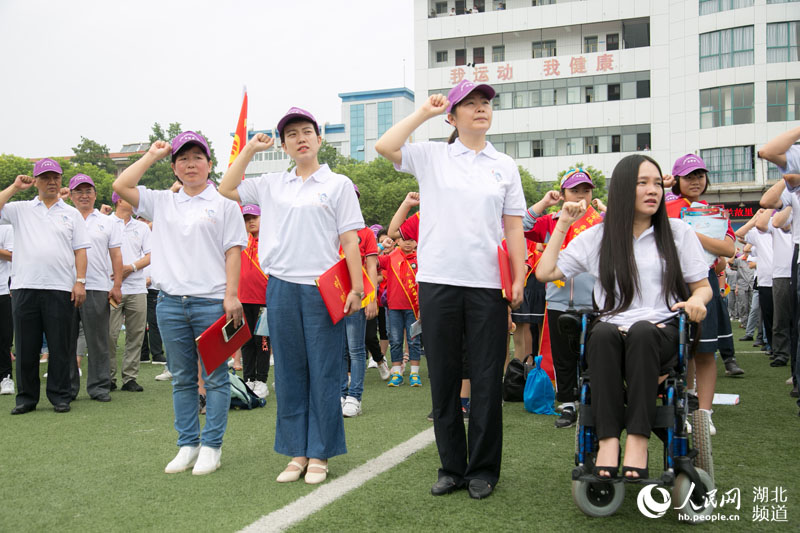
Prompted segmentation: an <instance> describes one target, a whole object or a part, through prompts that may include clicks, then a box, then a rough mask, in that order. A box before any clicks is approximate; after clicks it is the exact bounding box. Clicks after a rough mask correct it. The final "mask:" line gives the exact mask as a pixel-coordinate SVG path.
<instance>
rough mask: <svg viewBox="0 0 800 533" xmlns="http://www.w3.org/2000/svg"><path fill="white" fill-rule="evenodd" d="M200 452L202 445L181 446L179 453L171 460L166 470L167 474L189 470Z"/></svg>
mask: <svg viewBox="0 0 800 533" xmlns="http://www.w3.org/2000/svg"><path fill="white" fill-rule="evenodd" d="M199 454H200V445H199V444H198V445H197V446H181V449H180V450H178V455H176V456H175V459H173V460H172V461H170V462H169V464H168V465H167V467H166V468H165V469H164V472H166V473H167V474H177V473H178V472H184V471H186V470H189V469H190V468H191V467H193V466H194V465H195V463H196V462H197V456H198V455H199Z"/></svg>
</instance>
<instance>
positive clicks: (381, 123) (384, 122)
mask: <svg viewBox="0 0 800 533" xmlns="http://www.w3.org/2000/svg"><path fill="white" fill-rule="evenodd" d="M392 122H393V121H392V102H378V137H380V136H381V135H383V134H384V133H386V130H388V129H389V128H391V127H392Z"/></svg>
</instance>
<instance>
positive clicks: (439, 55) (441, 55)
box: [436, 50, 447, 63]
mask: <svg viewBox="0 0 800 533" xmlns="http://www.w3.org/2000/svg"><path fill="white" fill-rule="evenodd" d="M436 62H437V63H447V50H440V51H438V52H436Z"/></svg>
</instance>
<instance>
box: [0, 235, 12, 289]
mask: <svg viewBox="0 0 800 533" xmlns="http://www.w3.org/2000/svg"><path fill="white" fill-rule="evenodd" d="M0 250H8V251H9V252H13V251H14V228H12V227H11V226H9V225H8V224H0ZM10 279H11V261H3V260H2V259H0V295H5V294H8V293H9V289H8V282H9V280H10Z"/></svg>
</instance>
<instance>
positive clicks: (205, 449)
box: [192, 446, 222, 476]
mask: <svg viewBox="0 0 800 533" xmlns="http://www.w3.org/2000/svg"><path fill="white" fill-rule="evenodd" d="M221 456H222V448H211V447H209V446H200V454H199V455H198V456H197V463H196V464H195V465H194V468H193V469H192V474H193V475H195V476H202V475H204V474H210V473H211V472H213V471H215V470H216V469H217V468H219V458H220V457H221Z"/></svg>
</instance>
